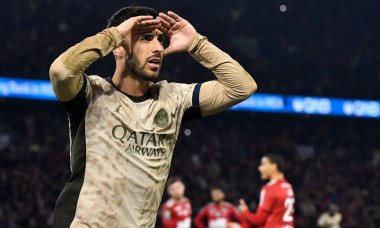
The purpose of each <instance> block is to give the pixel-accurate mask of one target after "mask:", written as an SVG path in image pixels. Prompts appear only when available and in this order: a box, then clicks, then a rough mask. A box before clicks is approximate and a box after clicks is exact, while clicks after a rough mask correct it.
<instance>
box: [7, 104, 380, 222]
mask: <svg viewBox="0 0 380 228" xmlns="http://www.w3.org/2000/svg"><path fill="white" fill-rule="evenodd" d="M1 106H2V107H4V108H6V109H5V110H13V112H12V113H10V112H9V113H8V112H7V113H6V114H2V118H1V120H0V142H1V143H0V145H1V146H0V174H1V175H0V227H49V226H50V224H51V216H52V211H53V209H54V204H55V201H56V199H57V197H58V194H59V193H60V191H61V189H62V187H63V185H64V183H65V182H66V181H67V179H68V177H69V175H70V173H69V172H70V170H69V140H68V126H67V120H66V116H65V111H64V109H63V107H61V105H59V104H58V103H56V102H43V101H38V102H37V101H36V102H33V101H22V100H10V101H2V102H1ZM185 129H190V130H191V134H190V135H189V136H186V135H185V134H184V131H185ZM378 129H380V122H379V121H376V122H374V121H373V120H370V119H349V118H337V117H316V116H301V115H274V114H262V113H261V114H255V113H245V112H225V113H223V114H218V115H216V116H214V117H207V118H205V119H203V120H196V121H192V122H189V123H187V124H185V125H184V126H183V127H182V130H181V133H180V137H179V140H178V143H177V146H176V149H175V152H174V153H175V154H174V156H173V163H172V168H171V171H170V175H176V176H182V177H183V179H184V180H185V182H186V184H187V194H186V195H187V196H188V197H189V198H190V199H191V201H192V206H193V213H194V214H195V213H197V212H198V210H199V209H200V208H201V206H203V205H204V204H205V203H206V202H209V200H210V196H209V188H210V187H213V186H222V187H223V188H224V189H226V195H227V200H228V201H231V202H233V203H235V204H237V202H238V199H239V198H240V197H244V198H245V199H247V200H248V202H250V205H251V206H252V208H251V209H255V208H254V206H255V205H256V203H258V200H259V195H258V194H259V190H260V187H261V186H262V185H263V184H265V183H264V182H262V181H260V176H259V173H258V171H257V166H258V164H259V162H260V158H261V156H262V155H263V154H265V153H269V152H277V153H281V154H282V155H284V157H285V159H286V164H287V167H286V170H285V174H286V178H287V179H288V180H289V181H290V183H292V184H293V187H294V190H295V194H296V212H295V224H296V227H316V220H317V218H318V216H319V215H320V213H321V212H323V211H324V210H325V209H326V207H327V205H328V204H329V203H330V202H335V203H336V204H338V205H339V207H340V211H341V212H342V214H343V222H342V227H347V228H351V227H352V228H354V227H379V226H380V209H379V207H378V205H379V204H380V179H379V178H380V175H379V173H380V151H379V148H380V144H379V143H380V141H379V140H378V134H377V132H378ZM166 198H167V195H166V193H164V198H163V200H165V199H166ZM157 227H161V224H160V219H159V218H158V222H157Z"/></svg>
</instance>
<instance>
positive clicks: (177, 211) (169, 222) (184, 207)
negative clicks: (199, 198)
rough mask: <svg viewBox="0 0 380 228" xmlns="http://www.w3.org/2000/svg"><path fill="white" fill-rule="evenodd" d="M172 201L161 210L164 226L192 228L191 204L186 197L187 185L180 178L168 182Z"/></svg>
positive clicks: (168, 201)
mask: <svg viewBox="0 0 380 228" xmlns="http://www.w3.org/2000/svg"><path fill="white" fill-rule="evenodd" d="M167 191H168V194H169V195H170V199H168V200H167V201H166V202H165V203H164V205H163V206H162V210H161V218H162V225H163V227H164V228H190V227H191V203H190V200H189V199H188V198H186V197H184V193H185V185H184V184H183V182H182V180H181V179H180V178H178V177H172V178H169V180H168V187H167Z"/></svg>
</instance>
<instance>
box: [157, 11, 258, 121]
mask: <svg viewBox="0 0 380 228" xmlns="http://www.w3.org/2000/svg"><path fill="white" fill-rule="evenodd" d="M158 18H159V19H160V20H161V25H162V26H160V29H161V30H162V31H163V32H164V33H166V34H167V35H168V37H169V38H170V45H169V47H168V48H166V49H165V50H164V55H168V54H171V53H175V52H181V51H187V52H188V53H190V55H191V56H193V57H194V58H195V59H196V60H197V61H198V62H199V63H200V64H202V65H203V66H204V67H206V68H208V69H210V70H212V71H213V72H214V74H215V76H216V78H217V80H213V81H209V82H205V83H203V84H202V86H201V88H200V92H199V105H200V109H201V113H202V116H208V115H212V114H214V113H217V112H220V111H223V110H225V109H227V108H229V107H231V106H233V105H235V104H237V103H239V102H241V101H243V100H245V99H247V98H248V97H249V96H251V95H252V94H253V93H254V92H255V91H256V89H257V85H256V83H255V81H254V80H253V79H252V77H251V76H250V75H249V74H248V73H247V72H246V71H245V70H244V69H243V67H242V66H240V64H239V63H238V62H236V61H235V60H234V59H232V58H231V57H230V56H229V55H228V54H226V53H225V52H223V51H221V50H220V49H219V48H217V47H215V46H214V45H213V44H212V43H210V42H209V41H208V40H207V38H206V37H204V36H201V35H199V34H198V33H197V32H196V30H195V29H194V27H193V26H192V25H191V24H190V23H189V22H188V21H186V20H185V19H183V18H181V17H180V16H178V15H177V14H175V13H173V12H170V11H169V12H168V14H164V13H160V14H159V17H158Z"/></svg>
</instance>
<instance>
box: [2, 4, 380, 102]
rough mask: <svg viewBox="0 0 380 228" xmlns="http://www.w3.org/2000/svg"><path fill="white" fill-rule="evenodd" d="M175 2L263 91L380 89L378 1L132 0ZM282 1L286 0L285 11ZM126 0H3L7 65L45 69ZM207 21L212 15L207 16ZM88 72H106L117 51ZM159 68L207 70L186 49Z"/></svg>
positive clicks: (367, 93)
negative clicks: (5, 1) (5, 2)
mask: <svg viewBox="0 0 380 228" xmlns="http://www.w3.org/2000/svg"><path fill="white" fill-rule="evenodd" d="M124 4H143V5H145V4H149V5H150V6H152V7H154V8H156V9H157V10H158V11H167V10H174V11H176V12H178V13H179V14H180V15H181V16H183V17H184V18H185V19H187V20H189V21H190V22H191V23H192V24H193V25H194V27H195V28H196V29H197V31H198V32H199V33H201V34H203V35H206V36H207V37H208V38H209V39H210V40H211V41H212V42H213V43H215V44H216V45H217V46H219V47H221V48H222V49H223V50H225V51H227V52H228V53H229V54H230V55H232V56H233V57H234V58H236V59H237V60H238V61H239V62H240V63H241V64H242V65H243V66H244V67H245V68H246V69H247V70H248V71H249V72H250V73H252V74H253V75H254V76H255V79H256V81H257V83H258V84H259V85H260V87H259V91H260V92H270V93H283V94H306V95H318V96H320V95H322V96H337V97H356V98H369V99H380V94H379V93H378V92H377V89H376V87H374V86H373V85H376V84H380V70H379V67H378V66H377V67H376V62H378V60H379V53H380V52H379V48H378V45H376V43H377V41H378V40H379V39H380V33H379V30H378V29H376V28H378V25H379V19H378V18H379V11H378V10H377V9H378V8H379V2H378V1H376V0H368V1H365V2H362V1H355V0H346V1H326V2H310V1H302V0H295V1H291V2H285V3H283V2H279V1H244V0H235V1H234V4H231V2H230V1H226V0H222V1H218V3H217V4H216V3H215V1H211V0H204V1H195V2H194V1H189V0H185V1H175V0H165V1H159V2H149V3H148V2H144V1H132V2H125V3H124ZM281 4H285V5H286V6H287V10H286V11H285V12H281V11H280V9H279V7H280V5H281ZM122 6H123V5H122V4H121V3H120V4H116V3H113V4H111V3H110V2H109V1H106V0H96V1H91V2H88V1H74V0H67V1H57V0H49V1H45V0H31V1H28V2H22V1H10V2H9V3H7V4H6V6H5V7H0V17H1V21H2V23H1V24H0V33H1V34H2V36H0V42H1V43H2V44H3V47H4V48H3V49H2V54H1V55H0V66H1V71H0V75H4V76H12V77H25V78H43V79H48V69H49V67H50V64H51V62H52V61H53V60H54V59H55V58H56V57H57V56H58V55H59V54H60V53H62V52H63V51H65V50H66V49H67V48H68V47H70V46H71V45H73V44H75V43H77V42H80V41H81V40H83V39H84V38H85V37H87V36H90V35H94V34H96V33H97V32H99V31H101V30H103V29H104V28H105V26H106V20H107V19H108V18H109V17H110V16H111V15H112V14H113V13H114V12H115V11H116V10H118V9H119V8H120V7H122ZM205 21H207V23H205ZM106 59H107V60H108V61H107V60H104V61H102V62H101V63H99V64H96V65H95V66H94V67H93V68H91V70H90V73H97V74H99V75H101V76H103V77H108V76H109V74H110V73H112V72H113V69H112V68H113V67H114V63H113V59H112V57H110V56H109V57H108V58H106ZM164 62H166V65H164V67H163V69H164V72H163V75H162V77H161V78H164V79H167V80H169V81H173V80H175V81H183V82H199V81H204V80H205V79H209V78H211V77H208V76H207V75H209V73H208V72H207V71H205V70H203V69H202V68H201V67H198V66H196V67H194V65H196V64H194V61H193V60H192V59H191V57H189V56H187V55H179V54H177V55H175V57H172V56H168V57H167V60H166V61H164Z"/></svg>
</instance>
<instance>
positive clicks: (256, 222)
mask: <svg viewBox="0 0 380 228" xmlns="http://www.w3.org/2000/svg"><path fill="white" fill-rule="evenodd" d="M294 203H295V200H294V193H293V188H292V186H291V185H290V184H289V183H288V182H287V181H286V180H285V179H282V180H278V181H271V182H269V183H268V184H266V185H265V186H264V187H262V189H261V192H260V203H259V207H258V209H257V213H256V214H253V213H250V212H249V211H245V212H243V213H242V216H243V217H244V218H245V219H246V220H247V221H248V222H249V223H250V224H251V225H252V226H253V227H259V228H292V227H293V212H294Z"/></svg>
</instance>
